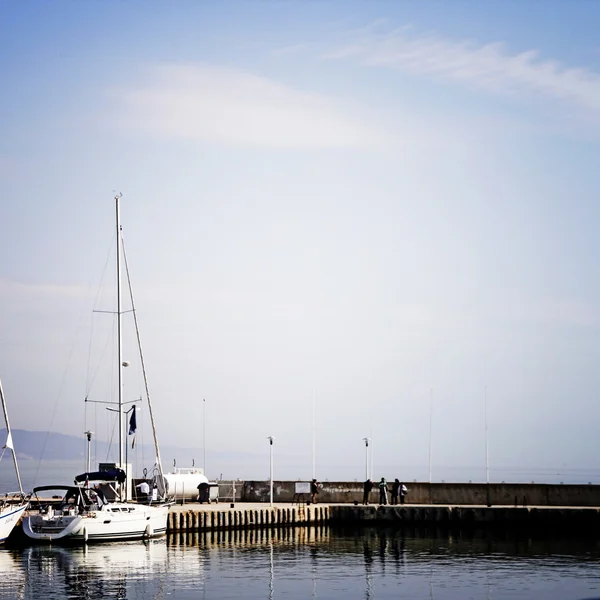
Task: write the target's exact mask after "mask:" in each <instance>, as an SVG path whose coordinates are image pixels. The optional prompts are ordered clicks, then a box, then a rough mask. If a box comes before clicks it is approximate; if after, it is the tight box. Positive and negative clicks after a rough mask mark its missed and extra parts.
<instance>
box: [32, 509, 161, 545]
mask: <svg viewBox="0 0 600 600" xmlns="http://www.w3.org/2000/svg"><path fill="white" fill-rule="evenodd" d="M168 514H169V506H168V505H161V506H147V505H144V504H135V503H126V502H122V503H121V502H113V503H110V504H108V505H105V506H103V507H102V508H101V509H99V510H95V511H85V512H84V513H82V514H78V515H73V514H68V513H67V514H64V515H63V514H62V513H61V512H60V511H57V512H55V513H51V514H31V515H28V516H26V517H25V518H24V519H23V532H24V533H25V535H26V536H27V537H28V538H30V539H31V540H34V541H36V542H53V543H61V542H64V543H74V542H75V543H86V542H101V541H102V542H105V541H115V540H136V539H149V538H154V537H159V536H161V535H164V534H165V533H166V532H167V517H168Z"/></svg>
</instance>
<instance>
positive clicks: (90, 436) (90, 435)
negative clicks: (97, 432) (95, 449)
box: [84, 431, 94, 473]
mask: <svg viewBox="0 0 600 600" xmlns="http://www.w3.org/2000/svg"><path fill="white" fill-rule="evenodd" d="M93 433H94V432H93V431H84V435H85V437H86V438H87V459H86V465H87V466H86V470H85V472H86V473H89V472H90V445H91V443H92V435H93Z"/></svg>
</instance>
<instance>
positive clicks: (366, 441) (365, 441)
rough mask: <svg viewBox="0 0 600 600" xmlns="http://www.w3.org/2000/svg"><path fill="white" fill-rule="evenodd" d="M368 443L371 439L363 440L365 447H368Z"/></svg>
mask: <svg viewBox="0 0 600 600" xmlns="http://www.w3.org/2000/svg"><path fill="white" fill-rule="evenodd" d="M370 441H371V438H368V437H366V438H363V442H364V443H365V446H368V445H369V442H370Z"/></svg>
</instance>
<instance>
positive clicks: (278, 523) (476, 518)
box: [167, 502, 600, 533]
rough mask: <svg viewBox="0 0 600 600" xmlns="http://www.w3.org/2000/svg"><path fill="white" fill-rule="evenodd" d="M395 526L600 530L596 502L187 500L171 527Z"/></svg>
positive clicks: (177, 509)
mask: <svg viewBox="0 0 600 600" xmlns="http://www.w3.org/2000/svg"><path fill="white" fill-rule="evenodd" d="M333 524H339V525H351V524H363V525H388V526H390V525H392V526H412V527H415V526H422V527H427V526H435V527H449V528H452V527H456V528H465V527H477V528H492V527H498V528H519V529H537V530H544V529H548V528H550V529H552V530H556V531H569V532H573V533H577V532H580V533H590V532H592V533H597V532H600V509H599V508H598V507H587V506H583V507H571V506H569V507H556V506H552V507H549V506H527V507H515V506H492V507H489V506H486V505H481V506H477V505H463V506H461V505H446V506H440V505H423V504H418V505H410V504H404V505H394V506H390V505H385V506H378V505H368V506H363V505H356V504H299V505H298V504H290V503H274V504H273V506H270V505H269V504H265V503H246V502H241V503H235V504H199V503H193V502H190V503H186V504H184V505H176V506H173V507H172V508H171V510H170V512H169V518H168V526H167V527H168V531H169V533H176V532H210V531H224V530H249V529H268V528H281V527H295V526H313V525H333Z"/></svg>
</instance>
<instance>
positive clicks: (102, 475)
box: [75, 469, 126, 483]
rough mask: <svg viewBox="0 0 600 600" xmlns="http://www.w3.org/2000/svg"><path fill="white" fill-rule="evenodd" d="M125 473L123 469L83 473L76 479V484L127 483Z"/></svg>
mask: <svg viewBox="0 0 600 600" xmlns="http://www.w3.org/2000/svg"><path fill="white" fill-rule="evenodd" d="M125 479H126V476H125V471H123V469H110V470H109V471H94V472H93V473H82V474H81V475H77V477H75V481H76V482H82V481H117V482H118V483H125Z"/></svg>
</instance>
